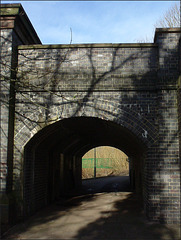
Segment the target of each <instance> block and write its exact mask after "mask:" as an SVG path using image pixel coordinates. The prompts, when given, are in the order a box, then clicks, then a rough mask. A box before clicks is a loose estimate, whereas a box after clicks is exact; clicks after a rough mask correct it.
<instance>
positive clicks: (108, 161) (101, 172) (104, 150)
mask: <svg viewBox="0 0 181 240" xmlns="http://www.w3.org/2000/svg"><path fill="white" fill-rule="evenodd" d="M119 175H129V157H128V156H127V155H126V154H125V153H124V152H122V151H121V150H119V149H117V148H114V147H111V146H100V147H97V148H93V149H91V150H89V151H88V152H87V153H86V154H85V155H84V156H83V157H82V179H88V178H97V177H106V176H119Z"/></svg>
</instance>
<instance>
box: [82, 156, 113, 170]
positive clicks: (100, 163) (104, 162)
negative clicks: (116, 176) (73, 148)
mask: <svg viewBox="0 0 181 240" xmlns="http://www.w3.org/2000/svg"><path fill="white" fill-rule="evenodd" d="M82 168H94V158H82ZM96 168H112V159H111V158H96Z"/></svg>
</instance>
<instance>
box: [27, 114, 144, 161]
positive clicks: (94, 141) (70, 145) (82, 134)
mask: <svg viewBox="0 0 181 240" xmlns="http://www.w3.org/2000/svg"><path fill="white" fill-rule="evenodd" d="M37 141H39V142H38V145H39V146H42V147H44V148H45V149H47V148H48V149H54V150H58V151H60V152H61V153H65V154H70V155H74V156H80V157H82V156H83V155H84V154H85V153H86V152H87V151H89V150H90V149H92V148H94V147H98V146H112V147H115V148H118V149H120V150H121V151H123V152H125V153H126V154H127V155H128V156H133V157H135V156H139V155H140V154H141V153H142V152H143V151H144V150H145V146H144V145H143V143H142V142H141V141H140V140H139V139H138V138H137V137H136V136H135V135H133V134H132V133H131V132H130V131H128V130H127V129H125V128H123V127H122V126H120V125H118V124H116V123H114V122H111V121H106V120H102V119H99V118H93V117H74V118H69V119H64V120H61V121H59V122H57V123H54V124H52V125H49V126H47V127H45V128H44V129H43V130H41V131H39V132H38V133H37V134H36V135H35V136H34V137H33V138H32V140H31V141H30V142H31V143H34V144H36V145H37Z"/></svg>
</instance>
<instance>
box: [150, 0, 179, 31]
mask: <svg viewBox="0 0 181 240" xmlns="http://www.w3.org/2000/svg"><path fill="white" fill-rule="evenodd" d="M179 5H180V4H179V3H175V4H174V5H173V6H171V8H169V9H168V10H167V11H166V12H165V13H164V15H163V16H162V17H161V18H160V19H159V20H158V21H157V22H156V23H155V25H154V26H155V27H159V28H174V27H180V6H179Z"/></svg>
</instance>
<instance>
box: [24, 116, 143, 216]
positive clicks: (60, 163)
mask: <svg viewBox="0 0 181 240" xmlns="http://www.w3.org/2000/svg"><path fill="white" fill-rule="evenodd" d="M102 145H105V146H106V145H107V146H112V147H115V148H118V149H120V150H122V151H123V152H125V153H126V154H127V155H128V156H129V157H130V158H131V159H132V162H133V163H134V171H135V172H136V173H134V174H135V175H134V178H135V182H139V181H140V179H142V176H143V174H142V172H143V164H144V153H145V151H146V149H147V146H146V144H145V143H144V142H143V141H142V140H141V139H140V138H139V137H138V136H136V135H135V134H133V133H132V132H131V131H130V130H128V129H126V128H125V127H123V126H121V125H119V124H117V123H114V122H112V121H107V120H102V119H99V118H94V117H74V118H68V119H63V120H61V121H58V122H56V123H54V124H52V125H49V126H47V127H45V128H43V129H42V130H41V131H39V132H38V133H37V134H35V135H34V137H32V139H31V140H30V141H29V142H28V143H27V144H26V147H25V151H24V156H25V158H24V188H23V189H24V216H29V215H31V214H33V213H34V212H35V211H36V210H38V209H40V208H41V207H43V206H46V205H48V204H49V203H51V202H52V201H54V200H55V199H56V198H58V197H59V196H66V195H67V194H69V193H70V192H71V190H72V189H75V188H78V187H79V186H80V185H81V180H82V176H81V174H82V169H81V168H82V156H83V155H84V154H85V153H86V152H87V151H89V150H90V149H92V148H94V147H98V146H102ZM140 176H141V177H140ZM137 179H139V180H137ZM138 185H139V188H138V189H139V191H142V188H140V183H138ZM141 185H142V183H141ZM135 188H136V187H135ZM140 189H141V190H140Z"/></svg>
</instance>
